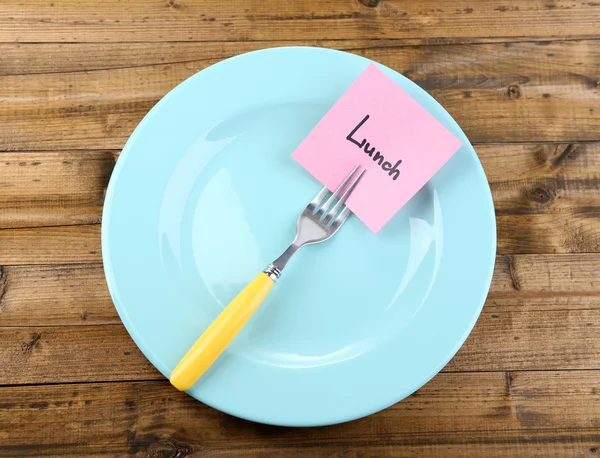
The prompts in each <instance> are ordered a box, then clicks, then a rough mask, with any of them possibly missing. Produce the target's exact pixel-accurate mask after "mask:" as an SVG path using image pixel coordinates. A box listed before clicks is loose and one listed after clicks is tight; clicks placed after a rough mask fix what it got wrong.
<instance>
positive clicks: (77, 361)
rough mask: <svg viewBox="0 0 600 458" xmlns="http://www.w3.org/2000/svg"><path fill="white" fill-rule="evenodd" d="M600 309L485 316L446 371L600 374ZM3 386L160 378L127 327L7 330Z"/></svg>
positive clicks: (0, 337)
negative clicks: (591, 371)
mask: <svg viewBox="0 0 600 458" xmlns="http://www.w3.org/2000/svg"><path fill="white" fill-rule="evenodd" d="M599 334H600V308H598V307H596V308H595V309H590V310H577V309H576V310H545V311H532V312H519V311H517V312H498V313H484V314H482V315H481V316H480V318H479V321H478V322H477V325H476V326H475V328H474V330H473V332H472V333H471V335H470V336H469V338H468V339H467V342H466V343H465V345H464V346H463V347H462V348H461V350H460V351H459V352H458V354H457V355H456V356H455V357H454V359H453V360H452V361H451V362H450V363H449V364H448V366H446V368H445V369H444V371H446V372H461V371H502V370H549V369H556V370H566V369H580V370H581V369H600V339H598V335H599ZM0 342H3V345H2V346H1V347H0V363H1V364H2V368H3V370H2V372H1V373H0V384H27V383H62V382H75V381H109V380H139V379H153V378H161V376H160V375H159V374H158V373H157V372H156V370H155V369H153V368H152V366H151V365H150V363H149V362H148V361H147V360H146V359H145V358H144V357H143V356H142V355H141V354H140V352H139V350H138V349H137V347H136V346H135V344H134V343H133V341H132V340H131V338H130V337H129V335H128V334H127V332H126V331H125V329H124V328H123V327H121V326H45V327H4V328H0Z"/></svg>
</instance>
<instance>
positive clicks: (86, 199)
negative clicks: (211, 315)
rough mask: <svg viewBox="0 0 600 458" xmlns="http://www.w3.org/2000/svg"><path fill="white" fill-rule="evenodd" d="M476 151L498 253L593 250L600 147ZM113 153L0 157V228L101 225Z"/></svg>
mask: <svg viewBox="0 0 600 458" xmlns="http://www.w3.org/2000/svg"><path fill="white" fill-rule="evenodd" d="M476 149H477V152H478V155H479V157H480V159H481V161H482V163H483V166H484V169H485V171H486V174H487V177H488V179H489V181H490V186H491V188H492V193H493V196H494V204H495V208H496V214H497V216H498V222H499V241H500V250H501V252H503V253H519V252H525V253H527V252H538V253H539V252H542V253H543V252H554V251H567V252H569V251H574V252H578V251H580V252H581V251H596V250H597V248H598V245H599V242H598V240H599V235H598V229H597V226H598V224H597V218H598V216H599V213H598V209H599V208H600V143H577V144H567V143H563V144H501V145H486V144H482V145H477V146H476ZM117 155H118V152H117V151H94V150H91V151H84V152H73V151H66V152H58V151H57V152H44V151H41V152H28V153H0V188H1V189H2V191H3V192H2V194H0V229H2V228H11V227H17V228H18V227H35V226H55V225H70V224H82V223H83V224H85V223H96V222H99V221H100V218H101V214H102V205H103V196H104V193H105V190H106V185H107V183H108V180H109V178H110V174H111V173H112V169H113V166H114V160H113V159H114V158H115V157H116V156H117ZM569 234H570V235H571V236H569Z"/></svg>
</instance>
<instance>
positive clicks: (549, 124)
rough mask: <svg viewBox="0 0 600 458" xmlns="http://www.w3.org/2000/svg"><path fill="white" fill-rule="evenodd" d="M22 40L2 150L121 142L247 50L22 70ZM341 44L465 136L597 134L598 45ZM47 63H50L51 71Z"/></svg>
mask: <svg viewBox="0 0 600 458" xmlns="http://www.w3.org/2000/svg"><path fill="white" fill-rule="evenodd" d="M283 44H285V43H282V42H266V43H265V42H261V43H254V44H252V46H254V49H259V48H262V47H264V46H265V45H267V46H280V45H283ZM298 44H303V42H301V43H298ZM309 44H310V43H309ZM330 44H331V45H332V46H338V45H337V44H336V43H330ZM32 46H33V45H28V46H26V45H3V49H5V50H6V49H9V50H10V52H9V53H8V55H9V57H8V58H6V59H5V61H9V62H11V63H10V64H7V65H6V68H5V69H4V70H2V71H0V74H4V76H0V150H6V151H16V150H60V149H93V148H96V149H98V148H100V149H120V148H122V146H123V144H124V143H125V141H126V139H127V138H128V137H129V135H130V134H131V132H132V131H133V129H134V128H135V126H136V125H137V123H138V122H139V121H140V120H141V119H142V117H143V116H144V115H145V114H146V113H147V111H148V110H149V109H150V108H151V107H152V106H153V105H154V104H155V103H156V102H157V101H158V100H159V99H160V98H161V97H162V96H164V95H165V94H166V93H167V92H168V91H169V90H171V89H172V88H173V87H175V86H176V85H177V84H179V83H180V82H181V81H183V80H184V79H186V78H188V77H190V76H192V75H193V74H194V73H196V72H197V71H198V70H201V69H203V68H205V67H206V66H208V65H210V64H212V63H214V62H216V61H218V60H220V59H222V58H224V57H229V56H231V55H234V54H238V53H239V52H241V51H248V50H251V49H253V48H252V46H250V45H249V44H245V45H243V46H240V45H238V44H236V43H221V44H218V45H216V44H212V45H207V46H206V47H204V46H203V45H199V44H192V45H190V44H188V43H182V44H173V43H168V44H159V45H154V44H152V45H149V44H145V45H142V44H135V45H131V46H134V47H133V48H130V45H128V44H127V45H125V44H121V45H119V46H116V45H107V47H106V49H104V48H103V46H100V45H89V44H83V45H69V46H58V45H55V46H53V47H48V46H47V47H46V48H41V49H40V50H38V51H37V52H38V53H42V52H44V53H46V55H45V56H44V57H42V58H40V59H39V63H37V60H34V61H33V62H32V63H31V64H26V65H24V66H23V65H20V64H19V62H22V61H24V60H26V59H27V57H28V52H29V50H30V49H32V48H31V47H32ZM150 46H151V48H150ZM339 47H340V48H341V49H347V50H350V51H352V52H355V53H357V54H361V55H364V56H366V57H369V58H371V59H375V60H377V61H379V62H381V63H383V64H385V65H388V66H390V67H392V68H394V69H395V70H398V71H399V72H401V73H403V74H405V75H406V76H408V77H409V78H411V79H412V80H414V81H415V82H416V83H417V84H419V85H420V86H421V87H423V88H424V89H426V90H428V91H429V92H430V93H431V94H432V95H433V96H434V97H435V98H437V99H438V100H439V101H440V102H441V103H442V104H443V105H444V106H445V107H446V108H447V109H448V111H449V112H450V113H451V114H452V115H453V116H454V117H455V118H456V120H457V121H458V122H459V124H460V125H461V126H462V127H463V129H464V130H465V132H466V134H467V135H468V136H469V138H470V139H471V141H475V142H507V141H508V142H519V141H522V142H524V141H526V142H530V141H565V140H566V141H576V140H580V141H590V140H600V83H599V78H600V76H599V75H598V74H597V69H598V68H599V67H600V47H599V46H598V41H596V40H586V41H568V42H551V43H549V44H547V43H546V42H541V43H534V42H524V43H493V44H473V45H444V46H417V47H402V46H398V45H397V44H394V43H390V42H385V43H380V42H378V41H373V40H362V41H355V42H352V43H346V42H343V43H340V45H339ZM138 53H139V57H136V56H138ZM113 55H114V59H113V60H114V61H111V56H113ZM19 56H20V57H19ZM51 62H58V63H57V64H56V65H55V66H54V68H53V69H50V65H51ZM61 62H64V63H61ZM28 68H29V69H30V70H28ZM25 72H31V73H25ZM40 72H41V73H40ZM517 119H518V122H515V120H517Z"/></svg>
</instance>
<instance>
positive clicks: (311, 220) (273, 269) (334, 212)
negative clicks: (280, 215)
mask: <svg viewBox="0 0 600 458" xmlns="http://www.w3.org/2000/svg"><path fill="white" fill-rule="evenodd" d="M364 173H365V170H364V169H363V170H360V171H359V166H358V165H357V166H356V167H354V169H353V170H352V172H350V174H349V175H348V176H347V177H346V179H345V180H344V181H342V183H341V184H340V185H339V186H338V188H337V189H336V190H335V191H334V192H333V193H330V192H329V189H327V188H326V187H325V188H323V189H322V190H321V192H319V194H317V196H316V197H315V198H314V199H313V200H312V201H311V202H310V203H309V204H308V205H307V206H306V208H305V209H304V211H303V212H302V213H300V216H299V217H298V221H297V222H296V237H295V238H294V241H293V242H292V244H291V245H290V246H289V247H288V249H287V250H285V251H284V252H283V254H282V255H281V256H279V257H278V258H277V259H276V260H275V261H273V263H272V264H269V266H268V267H267V268H266V269H265V270H264V272H265V273H266V274H267V275H269V276H270V277H271V278H272V279H273V281H275V280H277V279H278V278H279V276H280V275H281V272H282V271H283V268H284V267H285V265H286V264H287V263H288V261H289V260H290V258H291V257H292V255H293V254H294V253H295V252H296V251H298V249H300V248H301V247H303V246H304V245H311V244H314V243H320V242H324V241H325V240H327V239H329V238H330V237H331V236H332V235H333V234H335V233H336V232H337V230H338V229H339V228H340V227H341V226H342V224H344V222H345V221H346V220H347V219H348V216H350V214H351V213H352V212H351V211H350V209H349V208H348V207H347V206H346V204H345V202H346V200H347V199H348V196H350V193H352V191H353V190H354V188H355V187H356V185H357V184H358V182H359V180H360V178H361V177H362V176H363V174H364ZM328 196H329V197H328ZM325 199H327V200H325Z"/></svg>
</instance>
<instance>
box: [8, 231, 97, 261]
mask: <svg viewBox="0 0 600 458" xmlns="http://www.w3.org/2000/svg"><path fill="white" fill-rule="evenodd" d="M101 259H102V254H101V247H100V225H99V224H94V225H87V226H58V227H39V228H25V229H4V230H0V265H4V266H7V265H27V264H66V263H75V264H77V263H86V262H98V261H100V260H101Z"/></svg>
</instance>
